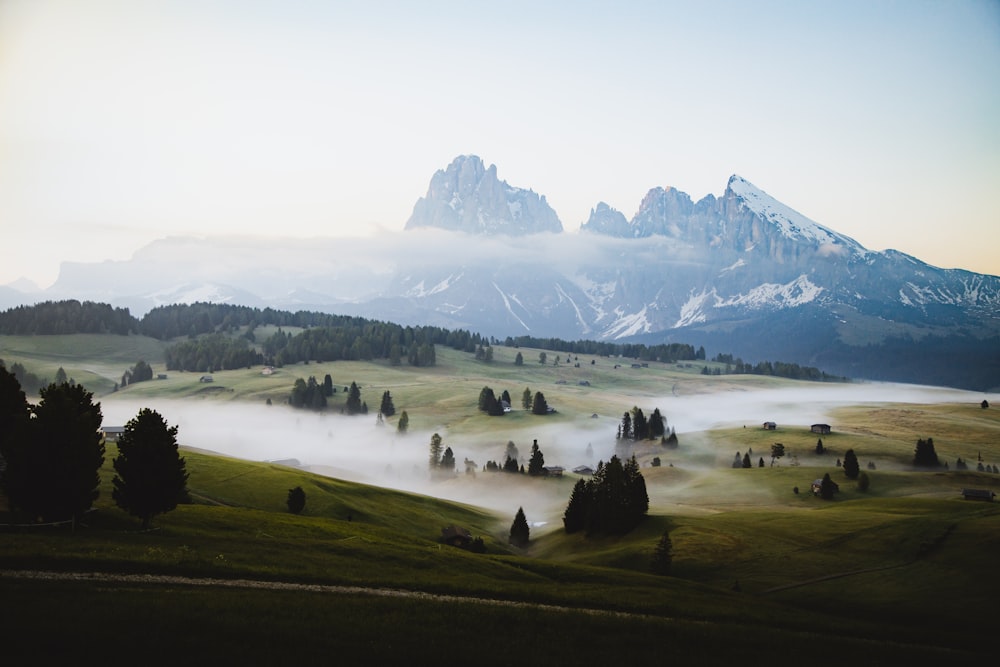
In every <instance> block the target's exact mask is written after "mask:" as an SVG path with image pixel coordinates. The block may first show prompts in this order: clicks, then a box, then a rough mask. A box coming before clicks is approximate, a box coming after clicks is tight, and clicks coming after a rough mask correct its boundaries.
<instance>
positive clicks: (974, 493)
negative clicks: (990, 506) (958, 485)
mask: <svg viewBox="0 0 1000 667" xmlns="http://www.w3.org/2000/svg"><path fill="white" fill-rule="evenodd" d="M962 497H963V498H965V499H966V500H983V501H985V502H988V503H991V502H993V499H994V498H996V497H997V494H995V493H993V492H992V491H990V490H989V489H962Z"/></svg>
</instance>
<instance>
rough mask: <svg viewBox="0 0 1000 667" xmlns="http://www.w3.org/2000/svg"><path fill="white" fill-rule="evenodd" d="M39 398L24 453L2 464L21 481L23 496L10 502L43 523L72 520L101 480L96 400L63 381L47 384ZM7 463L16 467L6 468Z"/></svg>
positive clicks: (94, 494) (86, 507)
mask: <svg viewBox="0 0 1000 667" xmlns="http://www.w3.org/2000/svg"><path fill="white" fill-rule="evenodd" d="M40 396H41V401H40V402H39V404H38V405H37V406H35V407H34V408H33V409H32V413H33V415H34V417H33V419H32V420H31V423H30V426H29V429H28V431H29V433H28V438H27V441H26V442H25V443H24V444H25V445H26V447H27V452H26V455H25V456H24V457H21V456H20V455H17V456H15V458H14V460H13V461H8V462H7V476H12V475H13V476H14V477H19V478H20V479H21V480H24V481H26V482H27V484H25V485H21V484H20V483H17V484H15V488H17V489H18V490H19V491H27V495H26V497H24V498H10V502H11V504H13V505H15V506H17V507H19V508H21V509H23V510H25V511H26V512H28V513H29V514H32V515H35V516H40V517H42V518H43V519H45V520H47V521H54V520H59V519H70V518H78V517H80V516H81V515H82V514H83V513H84V512H86V511H87V510H89V509H90V507H91V505H92V504H93V502H94V500H96V499H97V496H98V486H99V485H100V482H101V477H100V469H101V465H102V464H103V463H104V442H103V439H102V437H101V434H100V428H101V421H102V420H103V415H102V414H101V404H100V403H94V401H93V398H94V395H93V394H92V393H91V392H89V391H87V390H85V389H84V388H83V387H82V386H81V385H70V384H68V383H66V384H58V385H57V384H50V385H49V386H48V387H45V388H43V389H42V390H41V392H40ZM12 465H15V466H17V468H19V469H15V470H14V471H11V466H12ZM22 466H23V467H22ZM22 475H23V477H22Z"/></svg>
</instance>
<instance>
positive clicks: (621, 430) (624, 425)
mask: <svg viewBox="0 0 1000 667" xmlns="http://www.w3.org/2000/svg"><path fill="white" fill-rule="evenodd" d="M615 437H616V439H617V440H655V439H656V438H660V440H661V441H662V442H663V443H664V444H670V443H672V444H673V445H676V444H677V436H676V435H675V434H674V432H673V430H672V429H671V430H670V431H669V432H668V431H667V420H666V418H665V417H664V416H663V415H662V414H661V413H660V409H659V408H654V409H653V413H652V414H651V415H650V416H649V418H647V417H646V415H645V414H643V412H642V410H641V409H640V408H639V407H633V408H632V409H631V410H630V411H628V412H626V413H624V414H623V415H622V419H621V422H619V424H618V432H617V434H616V436H615ZM668 440H670V443H668V442H667V441H668Z"/></svg>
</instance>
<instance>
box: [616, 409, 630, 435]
mask: <svg viewBox="0 0 1000 667" xmlns="http://www.w3.org/2000/svg"><path fill="white" fill-rule="evenodd" d="M619 434H620V435H619V437H620V439H622V440H632V439H633V433H632V415H631V414H629V413H628V412H626V413H625V414H623V415H622V421H621V424H620V426H619Z"/></svg>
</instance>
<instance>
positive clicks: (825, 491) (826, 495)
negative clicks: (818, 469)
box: [819, 473, 837, 500]
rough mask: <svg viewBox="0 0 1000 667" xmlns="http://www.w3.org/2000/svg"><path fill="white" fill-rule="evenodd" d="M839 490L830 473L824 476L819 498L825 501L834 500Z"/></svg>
mask: <svg viewBox="0 0 1000 667" xmlns="http://www.w3.org/2000/svg"><path fill="white" fill-rule="evenodd" d="M836 490H837V487H836V486H835V485H834V483H833V480H832V479H830V473H826V474H824V475H823V481H822V482H820V485H819V497H820V498H822V499H823V500H832V499H833V494H834V492H835V491H836Z"/></svg>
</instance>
